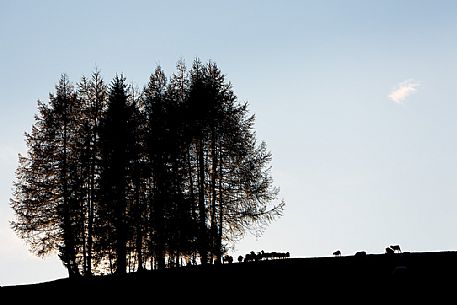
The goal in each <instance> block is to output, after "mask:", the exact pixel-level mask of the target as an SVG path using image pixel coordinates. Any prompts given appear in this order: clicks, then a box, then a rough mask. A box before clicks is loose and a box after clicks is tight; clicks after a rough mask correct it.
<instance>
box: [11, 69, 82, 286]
mask: <svg viewBox="0 0 457 305" xmlns="http://www.w3.org/2000/svg"><path fill="white" fill-rule="evenodd" d="M38 110H39V113H38V115H36V116H35V124H34V126H33V127H32V132H31V133H30V134H26V142H27V148H28V150H27V156H20V157H19V166H18V169H17V172H16V176H17V179H16V182H15V183H14V186H15V191H14V194H13V198H12V199H11V207H12V208H13V209H14V211H15V213H16V220H15V221H13V222H12V227H13V229H14V230H15V231H16V232H17V233H18V234H19V236H21V237H22V238H24V239H25V240H26V241H27V242H28V243H29V244H30V245H31V247H32V251H34V252H35V253H36V254H37V255H39V256H41V255H45V254H47V253H49V252H51V251H53V250H58V251H59V257H60V258H61V260H62V262H63V263H64V265H65V266H66V268H67V270H68V273H69V276H70V277H72V276H74V275H78V274H79V270H78V266H77V262H76V252H77V250H76V248H77V243H78V242H79V241H78V240H77V239H78V237H80V231H79V221H80V219H79V207H78V202H77V198H75V196H77V193H78V186H79V185H78V183H77V182H78V180H77V179H76V177H73V174H75V172H76V169H77V164H76V162H77V160H75V159H74V158H72V154H73V152H74V150H75V136H76V135H75V133H74V130H75V127H76V126H77V124H78V121H77V120H78V117H77V115H76V114H77V113H78V112H79V111H80V105H79V104H78V100H77V98H76V93H75V91H74V89H73V86H72V85H71V84H70V82H69V81H68V78H67V77H66V76H65V75H62V77H61V79H60V80H59V83H58V85H57V86H56V93H55V94H50V95H49V103H47V104H45V103H42V102H39V103H38Z"/></svg>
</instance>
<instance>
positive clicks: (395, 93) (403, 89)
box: [388, 79, 421, 104]
mask: <svg viewBox="0 0 457 305" xmlns="http://www.w3.org/2000/svg"><path fill="white" fill-rule="evenodd" d="M420 85H421V84H420V83H419V82H418V81H415V80H414V79H408V80H405V81H403V82H401V83H400V84H398V85H397V87H396V88H394V89H393V90H392V91H391V92H390V93H389V95H388V98H389V99H390V100H391V101H393V102H395V103H397V104H403V102H404V101H405V99H406V98H407V97H408V96H410V95H411V94H413V93H414V92H416V91H417V88H418V87H419V86H420Z"/></svg>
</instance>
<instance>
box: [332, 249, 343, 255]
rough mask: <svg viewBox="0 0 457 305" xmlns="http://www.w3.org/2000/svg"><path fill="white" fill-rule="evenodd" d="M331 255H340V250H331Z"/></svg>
mask: <svg viewBox="0 0 457 305" xmlns="http://www.w3.org/2000/svg"><path fill="white" fill-rule="evenodd" d="M333 255H334V256H341V251H340V250H336V251H335V252H333Z"/></svg>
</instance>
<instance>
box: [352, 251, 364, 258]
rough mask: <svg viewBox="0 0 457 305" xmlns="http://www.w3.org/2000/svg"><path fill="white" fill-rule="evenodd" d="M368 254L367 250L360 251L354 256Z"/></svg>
mask: <svg viewBox="0 0 457 305" xmlns="http://www.w3.org/2000/svg"><path fill="white" fill-rule="evenodd" d="M366 255H367V253H366V252H365V251H359V252H357V253H356V254H355V255H354V256H355V257H364V256H366Z"/></svg>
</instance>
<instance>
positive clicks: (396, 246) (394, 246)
mask: <svg viewBox="0 0 457 305" xmlns="http://www.w3.org/2000/svg"><path fill="white" fill-rule="evenodd" d="M390 249H392V250H393V251H394V252H395V251H396V252H401V249H400V246H399V245H393V246H390Z"/></svg>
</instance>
